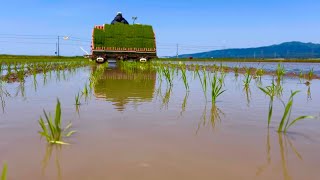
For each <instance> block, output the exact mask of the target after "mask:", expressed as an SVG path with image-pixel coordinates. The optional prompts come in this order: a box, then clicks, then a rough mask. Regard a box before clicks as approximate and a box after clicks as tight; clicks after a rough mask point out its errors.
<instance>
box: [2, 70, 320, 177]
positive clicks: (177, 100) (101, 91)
mask: <svg viewBox="0 0 320 180" xmlns="http://www.w3.org/2000/svg"><path fill="white" fill-rule="evenodd" d="M91 71H92V69H91V68H82V69H78V71H77V72H76V73H66V75H65V76H66V77H65V78H59V79H60V80H59V79H58V78H57V75H56V74H55V73H52V76H51V78H50V77H47V79H46V81H44V77H43V76H41V75H40V76H38V77H37V87H36V88H35V86H34V82H33V79H32V78H27V79H26V82H25V84H24V90H25V91H21V84H19V83H13V84H5V85H4V87H5V89H6V90H7V91H8V92H9V93H10V94H11V97H7V96H3V97H4V98H3V99H4V100H5V107H4V112H3V113H2V114H1V115H0V162H3V161H6V162H8V166H9V171H8V174H9V179H13V180H15V179H17V180H20V179H48V180H51V179H52V180H55V179H68V180H69V179H139V180H140V179H159V180H160V179H161V180H162V179H190V180H191V179H192V180H193V179H318V177H319V175H320V172H319V168H318V167H319V165H320V156H319V150H320V131H319V127H320V121H319V119H316V120H305V121H301V122H299V123H298V124H297V125H296V126H294V127H293V128H291V129H290V130H289V132H288V134H287V135H283V134H278V133H277V132H276V128H277V125H278V122H279V120H280V119H281V117H282V114H283V106H282V104H281V103H280V102H279V101H276V102H275V105H274V116H273V121H272V124H271V128H270V129H269V130H268V128H267V114H268V102H269V100H268V98H267V97H265V96H264V95H263V94H262V93H261V91H260V90H259V89H258V88H257V84H259V83H262V85H263V86H267V85H270V83H271V81H272V77H269V76H265V77H263V78H262V80H261V82H256V81H255V80H253V81H252V82H251V85H250V89H249V90H248V91H247V92H246V91H245V90H244V89H243V82H242V80H243V77H242V76H239V77H238V78H236V77H235V76H234V74H231V73H230V74H227V76H226V79H225V86H224V89H226V90H227V91H226V92H225V93H224V94H223V95H222V96H221V97H219V98H218V102H217V104H216V106H215V107H212V104H211V102H210V101H211V98H210V96H209V92H208V98H207V100H206V98H205V96H204V93H203V91H202V88H201V84H200V81H199V79H198V78H195V79H194V77H193V74H192V72H188V81H189V85H190V92H189V93H186V91H185V89H184V85H183V82H182V80H181V79H180V74H178V76H176V77H175V78H174V83H173V84H174V85H173V87H172V88H169V86H167V85H166V81H165V79H162V81H161V79H160V78H159V76H158V75H157V74H156V73H155V72H143V73H135V74H128V73H125V72H123V71H121V70H119V69H117V68H111V69H108V70H106V71H105V72H103V74H102V75H101V76H100V78H99V80H98V81H96V83H95V84H94V86H93V89H92V94H91V95H90V96H89V97H88V98H87V100H85V98H84V97H83V98H82V99H81V101H82V105H81V106H80V107H79V109H78V110H76V107H75V106H74V96H75V94H77V93H78V92H80V91H82V89H83V87H84V85H85V84H89V80H88V79H89V76H90V73H91ZM283 87H284V92H283V97H282V99H283V100H284V101H287V99H288V96H289V95H290V91H291V90H301V92H300V93H299V94H298V95H297V96H296V97H295V101H294V108H293V111H292V117H293V118H294V117H297V116H300V115H313V116H319V114H320V108H319V100H320V93H319V89H320V81H312V83H311V85H310V87H307V86H306V85H304V84H303V82H300V81H299V79H284V81H283ZM208 91H210V88H209V90H208ZM22 92H23V93H22ZM56 98H59V99H60V101H61V103H62V117H63V119H64V121H65V123H67V122H69V121H72V123H73V129H75V130H77V133H76V134H75V135H74V136H72V137H71V138H68V139H66V141H67V142H70V143H71V145H70V146H62V147H59V146H48V145H47V143H46V142H45V140H44V139H41V138H40V137H39V135H38V134H37V131H38V130H39V126H38V124H37V121H38V119H39V117H40V116H41V115H42V114H43V113H42V110H43V109H45V110H46V111H50V112H54V107H55V104H56Z"/></svg>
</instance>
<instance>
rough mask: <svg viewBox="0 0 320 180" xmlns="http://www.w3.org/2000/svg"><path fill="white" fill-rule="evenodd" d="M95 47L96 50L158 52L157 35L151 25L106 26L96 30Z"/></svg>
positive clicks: (94, 34) (94, 35)
mask: <svg viewBox="0 0 320 180" xmlns="http://www.w3.org/2000/svg"><path fill="white" fill-rule="evenodd" d="M93 46H94V48H93V49H95V50H109V51H138V52H139V51H141V52H144V51H150V52H153V51H156V43H155V35H154V32H153V28H152V26H149V25H126V24H120V23H119V24H114V25H110V24H105V25H104V28H103V29H101V28H95V29H94V31H93Z"/></svg>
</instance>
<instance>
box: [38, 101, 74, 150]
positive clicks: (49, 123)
mask: <svg viewBox="0 0 320 180" xmlns="http://www.w3.org/2000/svg"><path fill="white" fill-rule="evenodd" d="M43 112H44V115H45V118H46V122H45V121H44V120H43V118H42V117H40V120H39V125H40V127H41V129H42V131H39V134H40V135H41V136H43V137H45V138H46V140H47V142H48V143H51V144H62V145H64V144H68V143H65V142H63V141H62V138H63V137H70V136H71V135H72V134H74V133H75V131H69V129H70V128H71V126H72V123H71V122H70V123H69V124H68V125H67V126H66V128H64V129H63V128H61V121H62V118H61V104H60V101H59V99H58V100H57V105H56V114H55V118H54V121H53V119H52V117H51V114H49V115H48V114H47V113H46V111H45V110H43Z"/></svg>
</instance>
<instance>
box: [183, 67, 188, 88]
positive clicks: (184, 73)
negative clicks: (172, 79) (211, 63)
mask: <svg viewBox="0 0 320 180" xmlns="http://www.w3.org/2000/svg"><path fill="white" fill-rule="evenodd" d="M181 73H182V80H183V84H184V87H185V88H186V91H188V90H189V84H188V79H187V73H186V69H185V67H181Z"/></svg>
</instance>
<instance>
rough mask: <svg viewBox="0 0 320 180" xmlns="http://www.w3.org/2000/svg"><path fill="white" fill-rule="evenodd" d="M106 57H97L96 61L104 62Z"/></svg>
mask: <svg viewBox="0 0 320 180" xmlns="http://www.w3.org/2000/svg"><path fill="white" fill-rule="evenodd" d="M104 61H105V59H104V58H103V57H97V59H96V62H97V63H104Z"/></svg>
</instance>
